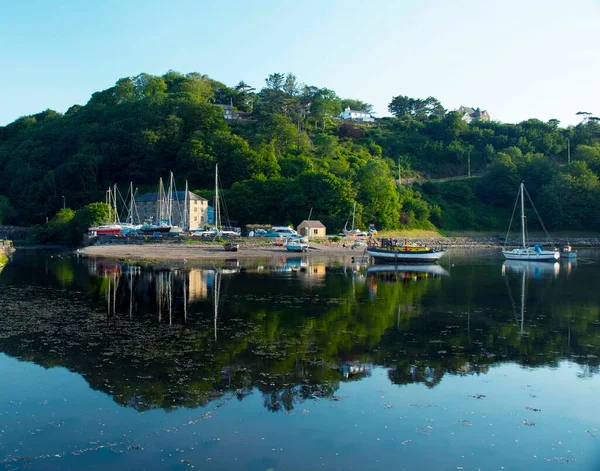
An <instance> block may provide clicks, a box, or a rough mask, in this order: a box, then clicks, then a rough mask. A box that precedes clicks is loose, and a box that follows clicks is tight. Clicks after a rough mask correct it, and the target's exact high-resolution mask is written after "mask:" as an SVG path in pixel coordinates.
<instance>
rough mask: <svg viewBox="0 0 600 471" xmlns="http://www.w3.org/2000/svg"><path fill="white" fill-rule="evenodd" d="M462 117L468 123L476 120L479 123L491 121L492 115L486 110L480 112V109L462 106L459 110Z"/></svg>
mask: <svg viewBox="0 0 600 471" xmlns="http://www.w3.org/2000/svg"><path fill="white" fill-rule="evenodd" d="M457 111H458V112H459V113H460V114H461V115H462V116H461V118H460V119H462V120H463V121H464V122H466V123H471V122H472V121H473V120H474V119H478V120H479V121H489V120H490V119H491V118H490V115H489V113H488V112H487V111H486V110H483V111H482V110H480V109H479V108H471V107H470V106H461V107H460V108H459V109H458V110H457Z"/></svg>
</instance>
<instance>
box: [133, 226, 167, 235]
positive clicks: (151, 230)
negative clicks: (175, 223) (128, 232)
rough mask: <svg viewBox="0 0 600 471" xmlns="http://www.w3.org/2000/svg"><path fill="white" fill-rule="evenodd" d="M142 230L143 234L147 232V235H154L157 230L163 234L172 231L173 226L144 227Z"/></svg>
mask: <svg viewBox="0 0 600 471" xmlns="http://www.w3.org/2000/svg"><path fill="white" fill-rule="evenodd" d="M140 231H141V233H142V234H146V235H152V234H154V233H155V232H160V233H161V234H166V233H168V232H170V231H171V226H156V227H144V228H142V229H141V230H140Z"/></svg>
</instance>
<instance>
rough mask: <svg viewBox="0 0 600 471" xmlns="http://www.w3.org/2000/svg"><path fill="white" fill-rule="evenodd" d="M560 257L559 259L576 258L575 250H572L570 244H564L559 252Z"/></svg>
mask: <svg viewBox="0 0 600 471" xmlns="http://www.w3.org/2000/svg"><path fill="white" fill-rule="evenodd" d="M560 256H561V258H570V259H573V258H577V250H573V247H571V245H570V244H566V245H564V246H563V248H562V250H561V251H560Z"/></svg>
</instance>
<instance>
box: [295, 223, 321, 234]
mask: <svg viewBox="0 0 600 471" xmlns="http://www.w3.org/2000/svg"><path fill="white" fill-rule="evenodd" d="M297 230H298V234H300V235H301V236H304V237H325V226H324V225H323V223H322V222H321V221H309V220H304V221H302V222H301V223H300V224H298V229H297Z"/></svg>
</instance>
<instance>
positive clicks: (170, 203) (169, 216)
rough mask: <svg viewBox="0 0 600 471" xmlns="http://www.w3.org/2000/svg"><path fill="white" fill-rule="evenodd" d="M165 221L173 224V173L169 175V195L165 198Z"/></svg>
mask: <svg viewBox="0 0 600 471" xmlns="http://www.w3.org/2000/svg"><path fill="white" fill-rule="evenodd" d="M167 220H168V221H169V225H170V224H172V223H173V172H170V175H169V194H168V196H167Z"/></svg>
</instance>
